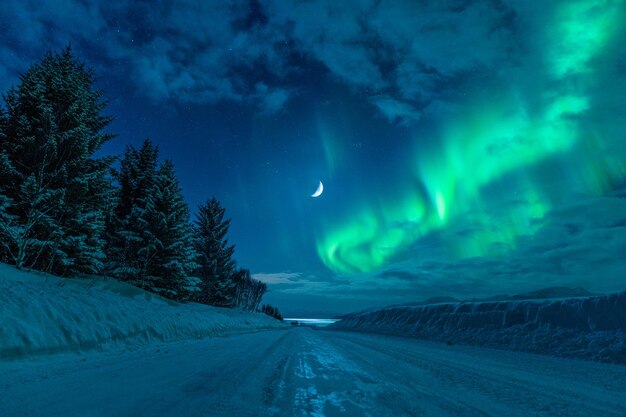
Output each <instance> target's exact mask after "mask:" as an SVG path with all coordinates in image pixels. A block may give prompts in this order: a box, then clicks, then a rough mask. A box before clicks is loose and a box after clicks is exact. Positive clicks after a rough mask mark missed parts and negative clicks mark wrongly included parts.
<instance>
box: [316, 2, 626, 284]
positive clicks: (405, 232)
mask: <svg viewBox="0 0 626 417" xmlns="http://www.w3.org/2000/svg"><path fill="white" fill-rule="evenodd" d="M624 7H625V4H624V1H608V0H607V1H605V0H585V1H578V2H565V3H564V4H563V5H562V6H559V7H557V10H555V12H554V20H553V22H552V24H549V25H548V27H547V28H545V33H544V34H543V37H544V38H545V42H541V44H542V45H543V48H545V50H544V51H541V52H543V53H542V54H540V55H541V56H542V59H543V61H544V66H543V67H542V68H540V69H535V71H536V72H537V74H534V76H535V77H536V78H537V79H538V80H542V81H538V82H537V86H536V90H537V91H521V92H520V91H516V88H515V86H509V87H507V89H506V90H505V91H500V90H497V91H493V92H492V94H491V95H489V97H488V100H485V99H477V98H474V99H470V100H469V101H468V102H467V103H465V106H466V107H467V108H468V109H471V110H468V111H467V112H466V113H464V116H461V117H459V118H456V119H453V120H449V121H447V123H446V124H445V126H444V127H443V128H442V130H441V137H438V138H436V139H437V140H436V141H435V143H437V144H438V145H435V146H430V147H428V148H426V147H419V143H421V139H422V138H419V137H418V138H416V140H417V142H418V149H417V152H416V153H417V154H416V156H415V157H414V159H413V160H411V161H410V162H409V166H408V167H407V170H408V171H410V172H412V173H413V175H414V176H415V178H414V179H415V181H416V182H417V183H418V184H421V185H422V187H417V186H416V187H415V188H414V189H411V188H408V189H406V190H405V194H404V195H405V197H403V198H395V199H392V200H391V201H387V202H386V203H384V204H371V201H368V202H365V203H363V204H362V205H360V206H357V207H355V208H354V215H353V216H350V217H349V218H346V219H343V221H341V222H339V224H335V225H333V226H332V227H328V228H327V230H325V233H324V234H323V235H322V236H321V237H320V238H319V239H318V241H317V250H318V254H319V256H320V258H321V260H322V261H323V262H324V264H325V265H326V266H327V267H328V268H330V269H331V270H333V271H335V272H338V273H345V274H350V273H357V272H370V271H373V270H376V269H378V268H380V267H382V266H384V265H385V264H386V263H387V262H389V261H390V260H392V259H394V257H398V256H401V255H402V253H403V252H406V251H411V250H412V249H411V247H412V246H413V245H415V244H416V242H418V241H419V239H420V238H422V237H424V236H426V235H428V234H429V233H432V232H434V231H445V230H446V228H448V227H449V226H451V225H457V226H458V225H459V224H460V222H463V221H464V222H467V223H475V224H480V225H481V227H480V228H479V229H478V230H473V231H472V233H468V234H466V235H457V236H455V237H454V238H451V239H449V242H448V244H449V245H448V246H449V249H450V253H451V254H452V255H454V256H457V257H460V258H465V257H474V256H497V255H499V254H503V253H506V252H508V251H510V250H513V249H514V248H515V243H516V240H517V239H518V238H519V237H520V236H524V235H532V234H533V233H535V232H536V231H537V228H538V227H539V226H537V225H538V224H539V222H537V220H538V219H541V218H542V217H543V216H545V215H546V213H548V212H549V211H550V209H551V208H552V207H553V200H554V199H555V198H557V195H556V194H558V193H559V192H561V191H558V192H555V191H553V190H552V189H550V188H549V187H548V184H549V183H550V181H549V180H550V178H548V179H546V180H547V181H544V180H543V179H542V180H540V179H538V178H537V177H536V176H533V175H530V174H529V172H532V171H533V170H534V169H535V168H537V166H538V165H539V164H542V163H545V162H546V161H548V162H549V161H551V160H554V159H555V158H559V157H561V158H562V157H564V156H565V157H566V158H568V159H569V160H571V161H575V163H574V164H572V165H571V166H569V167H567V168H564V169H563V170H561V172H560V174H559V175H562V176H563V178H564V179H565V181H566V182H565V183H566V184H567V183H568V182H567V181H569V184H579V183H581V182H584V183H585V184H586V186H587V190H586V191H589V192H601V191H602V190H603V189H606V185H604V183H603V182H605V181H606V178H608V177H609V176H610V175H609V172H610V171H612V172H617V171H620V170H621V172H623V169H624V167H623V164H621V162H622V160H621V159H612V160H610V161H609V160H607V159H606V158H605V157H603V156H601V153H600V152H598V151H597V149H601V148H602V144H603V143H604V142H605V139H603V138H598V137H592V136H593V135H590V133H589V130H588V129H586V128H584V127H583V124H584V117H585V115H586V114H587V113H588V112H589V111H590V110H591V109H592V106H593V104H592V103H593V100H592V97H591V96H590V92H589V91H590V88H591V87H590V86H593V84H594V81H595V78H596V77H597V74H596V71H595V68H596V66H595V64H594V60H596V59H598V58H599V57H600V56H601V55H602V52H603V49H604V48H605V46H606V45H607V44H608V43H609V42H610V41H611V40H612V39H613V36H614V35H615V34H616V33H617V32H618V29H620V27H619V25H620V24H621V22H623V21H624V20H623V17H624V16H623V14H624V13H623V9H624ZM537 97H539V99H537ZM590 143H591V144H592V145H589V144H590ZM325 146H326V145H325ZM590 147H591V148H592V149H594V150H595V151H589V148H590ZM579 177H582V180H581V178H579ZM503 181H504V182H505V184H506V187H505V188H507V189H505V190H504V191H500V193H499V194H500V195H498V196H495V195H494V194H493V193H490V192H489V191H488V189H489V187H491V186H494V185H496V184H498V183H499V182H503ZM503 198H509V199H512V200H513V199H514V200H516V201H517V203H516V204H512V205H509V206H508V208H507V210H504V211H502V210H500V211H499V210H497V207H496V206H497V203H498V202H500V201H501V199H503Z"/></svg>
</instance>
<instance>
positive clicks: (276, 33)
mask: <svg viewBox="0 0 626 417" xmlns="http://www.w3.org/2000/svg"><path fill="white" fill-rule="evenodd" d="M514 16H515V15H514V11H513V10H512V9H511V8H508V7H506V6H504V5H503V4H502V3H501V2H497V1H495V0H484V1H479V2H471V3H468V2H466V1H460V0H459V1H447V2H443V3H442V2H435V3H431V4H426V3H423V2H421V3H415V2H413V1H410V0H405V1H394V2H389V1H373V0H372V1H367V0H355V1H348V2H336V1H331V0H325V1H316V2H284V1H276V0H262V1H261V2H256V1H249V0H237V1H233V2H197V1H193V0H179V1H176V2H174V1H166V2H159V3H158V4H155V3H154V2H150V1H147V0H141V1H137V2H132V4H131V3H129V2H127V1H123V0H114V1H104V0H98V1H91V2H82V1H79V0H67V1H59V0H44V1H41V2H37V3H33V2H18V1H9V3H8V5H3V10H2V11H1V12H0V23H2V25H3V26H4V27H5V28H6V34H5V38H6V39H7V41H6V45H7V47H8V48H9V50H10V51H11V52H12V53H14V54H16V55H17V56H22V55H23V54H22V53H20V52H21V51H24V50H37V49H40V48H41V47H43V48H52V49H55V48H59V47H61V46H63V45H65V44H66V43H67V42H69V41H71V42H73V43H74V44H75V45H76V46H77V47H78V48H80V50H81V51H84V52H85V54H86V55H88V59H89V63H90V65H96V66H98V67H100V68H102V70H106V71H107V72H111V71H113V72H117V75H118V76H121V77H130V78H131V79H132V81H133V82H134V84H135V85H136V88H137V92H139V93H141V94H144V95H146V96H148V97H151V98H153V99H155V100H175V101H179V102H201V103H215V102H218V101H221V100H229V101H235V102H242V103H253V104H255V105H258V106H259V107H260V108H261V109H262V110H263V111H266V112H269V113H271V112H276V111H278V110H280V109H281V108H282V107H283V106H285V105H286V104H287V103H288V101H289V98H290V97H291V96H292V95H293V94H294V92H295V91H297V86H296V85H294V80H293V77H292V76H291V75H292V74H293V73H294V72H297V71H300V70H302V69H303V68H305V67H306V66H307V65H308V64H309V63H310V62H311V61H316V62H319V63H321V64H323V65H324V67H325V68H326V69H327V71H328V75H330V77H331V78H334V79H336V80H339V81H340V82H342V83H344V84H345V85H347V86H349V87H350V88H352V89H354V90H355V91H356V92H357V93H358V94H359V95H363V96H364V97H366V98H367V99H368V100H369V101H371V102H372V104H373V105H374V106H375V108H377V109H379V110H380V111H381V113H382V114H383V115H384V116H385V117H386V118H388V119H389V120H390V121H391V122H398V123H403V124H406V125H410V124H414V123H415V122H416V121H418V120H419V118H420V115H421V113H422V112H423V110H424V108H426V107H428V106H429V104H430V102H431V101H433V100H440V101H441V102H445V101H448V99H449V98H450V97H449V96H450V95H454V94H455V93H454V91H455V90H458V89H459V86H461V85H467V84H468V83H469V82H470V81H471V80H472V79H473V78H474V77H476V76H477V74H478V75H481V76H482V75H484V73H485V72H488V73H494V72H497V71H502V69H503V68H506V67H507V65H509V64H507V62H509V61H510V60H511V57H512V56H513V55H515V54H514V53H513V52H512V51H515V50H516V46H517V40H516V37H515V36H512V35H514V33H513V32H512V30H513V28H514V27H515V26H514V24H513V23H514V21H515V17H514ZM467 28H471V30H466V29H467ZM479 45H480V47H479ZM3 56H7V54H5V53H3ZM299 57H300V58H299ZM32 58H35V57H29V59H32ZM94 61H96V62H94ZM16 64H19V65H16ZM23 65H24V63H23V62H21V61H14V62H9V63H7V62H5V63H4V65H2V67H3V68H2V70H1V71H3V72H5V73H10V74H13V75H14V77H15V76H16V75H17V74H15V73H16V71H17V70H21V71H23V70H24V69H25V68H24V66H23ZM431 111H432V107H431Z"/></svg>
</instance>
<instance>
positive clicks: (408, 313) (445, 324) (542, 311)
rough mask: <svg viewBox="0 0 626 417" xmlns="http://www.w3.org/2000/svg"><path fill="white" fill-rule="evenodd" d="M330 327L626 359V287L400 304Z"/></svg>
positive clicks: (600, 358) (347, 318)
mask: <svg viewBox="0 0 626 417" xmlns="http://www.w3.org/2000/svg"><path fill="white" fill-rule="evenodd" d="M329 329H332V330H349V331H359V332H369V333H381V334H390V335H398V336H406V337H415V338H423V339H430V340H438V341H443V342H446V343H449V344H454V343H461V344H472V345H481V346H490V347H497V348H504V349H511V350H518V351H526V352H533V353H541V354H548V355H557V356H567V357H576V358H581V359H591V360H598V361H603V362H615V363H626V292H621V293H617V294H611V295H606V296H597V297H583V298H566V299H551V300H524V301H517V300H516V301H498V302H462V303H442V304H430V305H423V306H411V307H406V306H405V307H401V306H398V307H392V308H386V309H382V310H377V311H369V312H362V313H354V314H349V315H346V316H344V317H342V319H341V321H339V322H337V323H335V324H333V325H331V326H329Z"/></svg>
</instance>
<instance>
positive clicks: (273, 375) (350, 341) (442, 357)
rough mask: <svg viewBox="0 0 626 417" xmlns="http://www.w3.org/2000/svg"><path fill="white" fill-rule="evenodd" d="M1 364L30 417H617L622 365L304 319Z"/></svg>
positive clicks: (2, 404)
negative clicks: (352, 329)
mask: <svg viewBox="0 0 626 417" xmlns="http://www.w3.org/2000/svg"><path fill="white" fill-rule="evenodd" d="M72 356H75V355H54V356H50V357H46V358H45V360H44V358H41V359H39V358H38V359H33V360H28V361H13V362H12V361H5V362H2V361H0V410H2V412H0V414H2V415H3V416H28V417H49V416H63V417H85V416H89V417H105V416H129V417H130V416H132V417H160V416H177V417H207V416H210V417H234V416H236V417H287V416H293V417H334V416H351V417H361V416H362V417H366V416H368V417H391V416H393V417H415V416H420V417H445V416H450V417H465V416H467V417H469V416H507V417H527V416H543V417H555V416H563V417H577V416H580V417H589V416H602V417H623V416H625V415H626V390H624V386H625V385H626V367H625V366H621V365H614V364H606V363H597V362H584V361H578V360H573V359H565V358H554V357H547V356H541V355H532V354H527V353H521V352H510V351H502V350H500V351H498V350H494V349H485V348H479V347H472V346H459V345H455V346H446V345H445V344H441V343H434V342H428V341H421V340H415V339H407V338H399V337H389V336H380V335H369V334H359V333H343V332H330V331H324V330H313V328H307V327H294V328H290V329H288V330H286V331H283V330H281V331H266V332H255V333H248V334H241V335H233V336H228V337H219V338H204V339H199V340H186V341H181V342H173V343H168V344H163V345H161V346H154V345H149V346H146V347H143V348H140V349H136V350H132V351H114V352H92V353H89V354H86V355H81V356H80V357H74V358H73V357H72Z"/></svg>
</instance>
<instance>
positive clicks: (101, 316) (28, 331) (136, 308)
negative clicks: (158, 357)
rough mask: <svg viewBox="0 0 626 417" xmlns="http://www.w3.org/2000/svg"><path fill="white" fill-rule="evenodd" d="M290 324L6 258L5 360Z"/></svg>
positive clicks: (2, 271) (1, 277) (1, 321)
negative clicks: (30, 267)
mask: <svg viewBox="0 0 626 417" xmlns="http://www.w3.org/2000/svg"><path fill="white" fill-rule="evenodd" d="M285 327H287V326H286V325H285V324H283V323H281V322H279V321H277V320H275V319H272V318H270V317H268V316H266V315H264V314H252V313H245V312H242V311H237V310H230V309H223V308H216V307H209V306H205V305H201V304H195V303H188V304H180V303H176V302H173V301H170V300H167V299H165V298H162V297H159V296H156V295H154V294H151V293H148V292H146V291H143V290H140V289H138V288H135V287H133V286H130V285H128V284H124V283H122V282H119V281H116V280H112V279H109V280H103V279H98V280H95V281H94V280H87V279H64V278H58V277H54V276H51V275H46V274H41V273H34V272H33V273H29V272H25V271H19V270H17V269H15V268H13V267H11V266H9V265H5V264H0V360H7V359H15V358H20V357H24V356H32V355H42V354H49V353H58V352H66V351H87V350H94V349H96V350H107V349H111V348H127V347H129V346H142V345H145V344H149V343H154V342H165V341H173V340H180V339H190V338H202V337H206V336H223V335H229V334H234V333H243V332H250V331H257V330H261V329H271V328H285ZM0 397H1V396H0ZM0 408H1V407H0ZM0 415H3V414H2V413H0Z"/></svg>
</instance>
